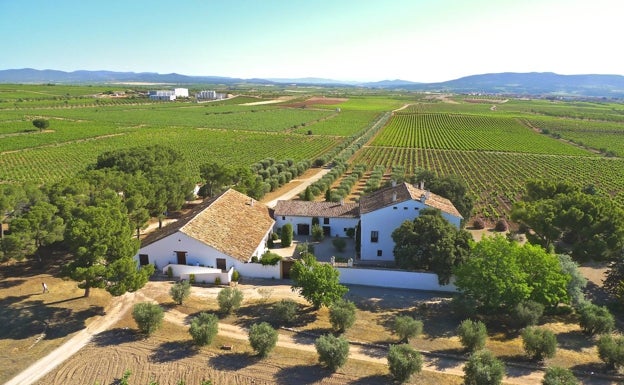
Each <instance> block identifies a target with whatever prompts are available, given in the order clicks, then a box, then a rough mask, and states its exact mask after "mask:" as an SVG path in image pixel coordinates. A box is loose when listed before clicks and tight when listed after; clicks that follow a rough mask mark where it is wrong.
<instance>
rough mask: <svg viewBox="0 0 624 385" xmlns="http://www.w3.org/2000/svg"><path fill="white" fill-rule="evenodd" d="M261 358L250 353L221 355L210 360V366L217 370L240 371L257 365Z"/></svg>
mask: <svg viewBox="0 0 624 385" xmlns="http://www.w3.org/2000/svg"><path fill="white" fill-rule="evenodd" d="M258 360H259V358H258V357H257V356H253V355H250V354H249V353H228V354H219V355H217V356H214V357H211V358H210V359H209V360H208V366H210V367H213V368H215V369H217V370H227V371H234V372H235V371H238V370H242V369H245V368H246V367H248V366H250V365H253V364H255V363H256V362H257V361H258Z"/></svg>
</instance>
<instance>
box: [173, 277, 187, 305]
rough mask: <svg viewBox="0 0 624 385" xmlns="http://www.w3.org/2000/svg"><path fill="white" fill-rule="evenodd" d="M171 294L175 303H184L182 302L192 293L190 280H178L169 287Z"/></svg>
mask: <svg viewBox="0 0 624 385" xmlns="http://www.w3.org/2000/svg"><path fill="white" fill-rule="evenodd" d="M169 295H171V298H173V301H174V302H175V303H177V304H178V305H182V302H184V300H185V299H187V298H188V297H189V295H191V284H190V283H189V282H188V281H179V282H176V283H175V284H173V286H171V289H169Z"/></svg>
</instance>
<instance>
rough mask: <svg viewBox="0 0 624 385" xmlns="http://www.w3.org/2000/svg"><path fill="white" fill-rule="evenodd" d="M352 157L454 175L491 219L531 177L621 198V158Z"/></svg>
mask: <svg viewBox="0 0 624 385" xmlns="http://www.w3.org/2000/svg"><path fill="white" fill-rule="evenodd" d="M353 162H354V163H356V164H357V163H365V164H367V165H384V166H386V167H387V168H388V169H389V168H390V167H392V166H394V165H401V166H404V167H405V169H406V170H405V171H406V173H408V174H412V173H415V172H417V171H419V170H422V169H426V170H431V171H434V172H435V173H437V174H438V175H457V176H459V177H460V178H461V179H462V180H464V181H465V182H466V184H467V185H468V188H469V190H470V194H471V195H472V196H473V197H474V198H475V203H476V204H475V213H474V214H475V215H480V216H483V217H484V218H486V219H491V220H494V219H497V218H499V217H502V216H505V215H506V214H507V212H508V210H509V208H510V205H511V203H513V202H514V201H516V200H517V199H518V198H519V196H520V195H521V193H522V190H523V187H524V182H525V181H526V180H527V179H530V178H547V179H551V180H566V181H569V182H572V183H574V184H576V185H578V186H582V187H583V186H586V185H588V184H594V185H595V187H596V188H597V189H598V190H599V191H601V192H604V193H608V194H610V195H611V196H613V197H614V198H615V199H616V200H618V201H619V202H621V203H622V204H624V178H623V176H624V159H619V158H618V159H609V158H600V157H591V158H588V157H576V156H553V155H542V154H513V153H508V154H504V153H496V152H477V151H453V150H451V151H449V150H424V149H406V148H394V149H390V148H379V147H377V148H376V147H366V148H364V149H362V150H361V151H360V152H359V153H358V156H357V157H356V158H355V159H354V160H353Z"/></svg>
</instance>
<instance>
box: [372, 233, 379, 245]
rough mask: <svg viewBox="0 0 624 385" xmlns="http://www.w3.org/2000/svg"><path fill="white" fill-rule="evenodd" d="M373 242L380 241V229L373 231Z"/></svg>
mask: <svg viewBox="0 0 624 385" xmlns="http://www.w3.org/2000/svg"><path fill="white" fill-rule="evenodd" d="M371 242H372V243H377V242H379V231H371Z"/></svg>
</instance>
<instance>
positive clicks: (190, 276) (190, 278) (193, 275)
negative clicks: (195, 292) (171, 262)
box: [189, 274, 195, 285]
mask: <svg viewBox="0 0 624 385" xmlns="http://www.w3.org/2000/svg"><path fill="white" fill-rule="evenodd" d="M189 283H190V284H191V285H192V284H194V283H195V274H189Z"/></svg>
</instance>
